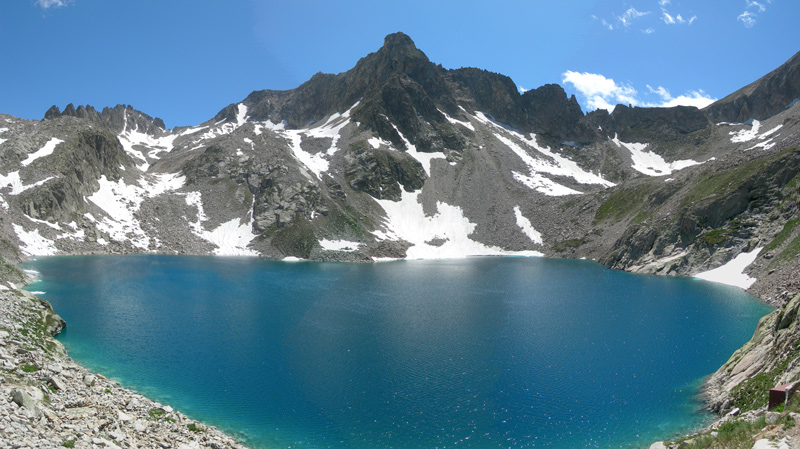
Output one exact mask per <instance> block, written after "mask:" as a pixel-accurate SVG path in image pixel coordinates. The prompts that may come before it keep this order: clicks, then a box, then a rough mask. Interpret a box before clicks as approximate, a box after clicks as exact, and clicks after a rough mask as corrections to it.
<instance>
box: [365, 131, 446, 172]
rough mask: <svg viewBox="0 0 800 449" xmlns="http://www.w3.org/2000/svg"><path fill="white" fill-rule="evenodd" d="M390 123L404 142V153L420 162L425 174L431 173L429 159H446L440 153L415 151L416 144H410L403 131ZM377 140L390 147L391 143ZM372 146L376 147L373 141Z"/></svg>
mask: <svg viewBox="0 0 800 449" xmlns="http://www.w3.org/2000/svg"><path fill="white" fill-rule="evenodd" d="M391 125H392V127H394V130H395V131H397V134H398V135H399V136H400V138H401V139H403V142H404V143H405V144H406V151H405V152H406V154H408V155H409V156H411V157H413V158H414V159H416V160H417V161H418V162H419V163H420V164H422V168H423V169H424V170H425V174H427V175H428V176H430V175H431V161H432V160H434V159H446V158H445V157H444V155H443V154H442V153H424V152H421V151H417V147H416V145H412V144H411V141H409V140H408V139H406V136H404V135H403V133H401V132H400V129H398V128H397V126H395V124H394V123H392V124H391ZM370 141H371V142H374V139H370ZM379 141H380V142H381V143H383V144H384V145H386V146H389V147H391V145H392V144H390V143H389V142H385V141H383V140H379ZM372 146H373V147H375V148H377V147H376V146H375V144H374V143H373V144H372Z"/></svg>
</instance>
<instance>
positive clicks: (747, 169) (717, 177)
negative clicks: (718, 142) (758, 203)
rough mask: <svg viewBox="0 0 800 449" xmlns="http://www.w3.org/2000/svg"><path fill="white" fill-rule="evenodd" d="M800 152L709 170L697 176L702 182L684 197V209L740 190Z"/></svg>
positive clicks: (695, 185) (792, 151)
mask: <svg viewBox="0 0 800 449" xmlns="http://www.w3.org/2000/svg"><path fill="white" fill-rule="evenodd" d="M797 152H800V150H798V149H796V148H792V149H788V150H785V151H782V152H780V153H778V154H776V155H774V156H772V157H770V158H759V159H756V160H753V161H750V162H748V163H746V164H744V165H739V166H735V167H731V168H729V169H727V170H725V171H722V172H716V170H718V169H719V168H718V167H713V168H709V169H708V170H706V171H705V172H703V173H701V174H700V175H698V176H697V179H699V180H700V181H699V182H697V183H695V184H694V185H693V187H692V188H691V190H689V192H687V194H686V195H685V196H684V197H683V200H682V202H681V205H682V207H685V206H688V205H689V204H691V203H695V202H699V201H702V200H705V199H708V198H716V197H722V196H725V195H727V194H729V193H730V192H733V191H735V190H737V189H739V188H740V187H741V186H742V185H744V184H745V183H747V182H748V181H749V180H750V179H751V178H752V177H753V176H755V175H757V174H758V173H761V172H764V171H765V169H766V167H767V166H768V165H770V164H773V163H775V162H778V161H780V160H781V159H784V158H787V157H788V156H790V155H791V154H792V153H797Z"/></svg>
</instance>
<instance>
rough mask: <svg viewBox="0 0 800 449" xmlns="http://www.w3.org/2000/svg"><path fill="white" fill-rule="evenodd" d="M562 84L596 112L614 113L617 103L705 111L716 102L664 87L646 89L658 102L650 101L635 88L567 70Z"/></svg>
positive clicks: (702, 95)
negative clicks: (597, 110) (566, 85)
mask: <svg viewBox="0 0 800 449" xmlns="http://www.w3.org/2000/svg"><path fill="white" fill-rule="evenodd" d="M562 82H563V83H564V84H567V83H568V84H571V85H572V86H573V87H574V88H575V90H576V91H577V92H578V95H579V97H581V99H582V101H581V103H582V104H583V105H584V107H585V108H586V109H587V110H589V111H593V110H595V109H605V110H607V111H609V112H611V111H613V110H614V107H616V105H617V104H626V105H631V106H643V107H673V106H695V107H697V108H703V107H706V106H708V105H709V104H711V103H713V102H714V101H716V99H715V98H712V97H710V96H709V95H708V94H706V93H705V92H704V91H703V90H695V91H689V92H687V93H685V94H683V95H679V96H677V97H673V96H672V94H671V93H670V92H669V90H667V89H666V88H665V87H663V86H658V87H656V88H653V87H651V86H650V85H648V86H647V89H648V91H649V92H648V93H649V94H650V95H653V96H656V97H657V98H656V99H655V101H648V100H647V98H644V97H647V95H644V96H643V95H641V94H640V93H639V92H638V91H637V90H636V89H635V88H634V87H633V86H631V85H626V84H618V83H617V82H616V81H614V80H613V79H611V78H606V77H605V76H603V75H600V74H596V73H586V72H584V73H580V72H574V71H572V70H568V71H566V72H564V73H563V74H562Z"/></svg>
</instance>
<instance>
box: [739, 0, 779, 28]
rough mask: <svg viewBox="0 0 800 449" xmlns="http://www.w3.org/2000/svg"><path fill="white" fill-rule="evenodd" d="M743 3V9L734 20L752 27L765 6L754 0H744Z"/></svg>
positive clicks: (768, 0) (764, 10) (770, 1)
mask: <svg viewBox="0 0 800 449" xmlns="http://www.w3.org/2000/svg"><path fill="white" fill-rule="evenodd" d="M766 2H767V3H768V4H769V3H772V0H766ZM745 5H746V6H745V9H744V11H743V12H742V13H741V14H739V15H738V16H737V17H736V20H738V21H740V22H742V24H743V25H744V27H745V28H753V27H754V26H755V24H756V19H757V18H758V15H759V14H760V13H762V12H766V11H767V6H766V5H765V4H764V3H761V2H757V1H755V0H745Z"/></svg>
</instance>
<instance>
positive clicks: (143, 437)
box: [0, 290, 245, 449]
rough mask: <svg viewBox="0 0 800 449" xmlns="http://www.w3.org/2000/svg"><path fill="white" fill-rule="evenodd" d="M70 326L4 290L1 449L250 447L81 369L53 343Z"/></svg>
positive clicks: (43, 305) (23, 295)
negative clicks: (65, 327) (62, 330)
mask: <svg viewBox="0 0 800 449" xmlns="http://www.w3.org/2000/svg"><path fill="white" fill-rule="evenodd" d="M64 326H65V323H64V321H63V320H62V319H61V317H59V316H58V315H57V314H55V312H53V310H52V308H51V307H50V305H49V304H48V303H47V302H46V301H43V300H41V299H39V298H37V297H35V296H33V295H32V294H30V293H28V292H25V291H18V290H5V291H0V448H2V449H5V448H61V447H74V448H109V449H114V448H177V449H199V448H210V449H223V448H244V447H245V446H242V445H241V444H239V443H238V442H237V441H236V440H234V439H233V438H231V437H230V436H228V435H225V434H223V433H222V432H220V431H219V430H218V429H216V428H215V427H210V426H206V425H204V424H201V423H199V422H197V421H194V420H192V419H189V418H187V417H186V416H184V415H183V414H181V413H179V412H177V411H175V410H173V409H172V408H171V407H169V406H167V405H162V404H159V403H157V402H155V401H152V400H150V399H148V398H146V397H144V396H142V395H140V394H137V393H134V392H132V391H129V390H126V389H124V388H122V387H121V386H120V384H119V383H117V382H115V381H113V380H110V379H106V378H104V377H103V376H102V375H99V374H93V373H91V372H89V370H87V369H86V368H84V367H82V366H80V365H78V364H76V363H75V362H74V361H73V360H72V359H70V358H69V356H67V353H66V351H65V350H64V347H63V346H62V345H61V343H60V342H58V341H56V340H55V339H54V338H53V336H54V335H56V334H58V332H60V331H61V329H63V328H64Z"/></svg>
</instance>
